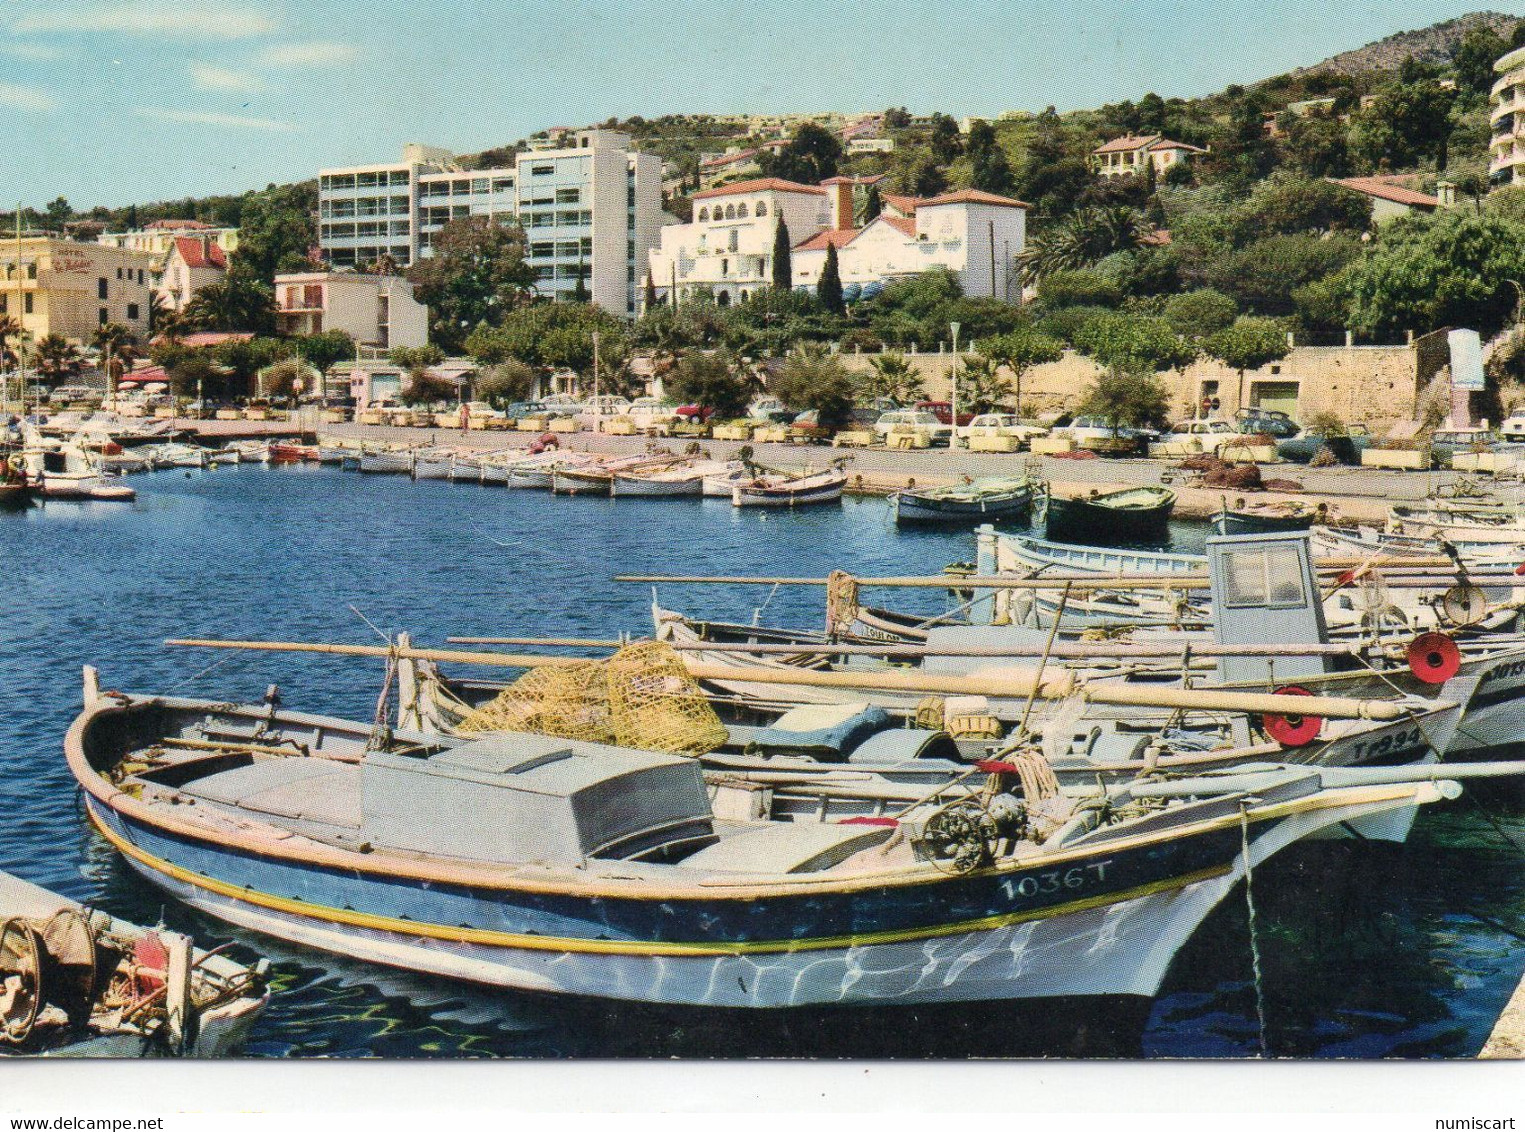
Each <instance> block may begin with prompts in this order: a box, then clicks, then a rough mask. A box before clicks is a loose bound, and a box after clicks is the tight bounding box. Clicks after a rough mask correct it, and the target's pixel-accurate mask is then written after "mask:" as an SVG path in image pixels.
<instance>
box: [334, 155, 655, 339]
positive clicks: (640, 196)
mask: <svg viewBox="0 0 1525 1132" xmlns="http://www.w3.org/2000/svg"><path fill="white" fill-rule="evenodd" d="M630 147H631V139H630V137H629V135H627V134H622V133H617V132H615V131H611V130H577V131H571V132H569V133H567V134H566V135H565V136H564V137H563V139H562V140H561V141H560V142H559V143H558V144H557V145H556V147H555V148H537V149H533V150H531V151H530V152H528V153H522V154H520V155H519V156H518V157H517V158H516V159H515V164H514V168H512V169H506V168H505V169H476V170H464V169H461V168H460V167H459V165H458V163H457V162H456V160H455V157H454V155H453V154H451V153H449V152H447V151H445V150H442V149H437V148H433V147H430V146H422V145H408V146H405V147H404V149H403V154H402V160H401V161H399V162H395V163H391V164H385V165H367V166H359V167H354V168H347V169H325V170H322V171H321V172H320V173H319V175H318V212H319V217H318V223H319V233H318V234H319V240H318V243H319V247H320V248H321V249H322V251H323V255H324V258H325V259H326V260H327V261H328V262H329V263H330V264H332V265H333V266H334V267H359V266H362V265H364V264H366V263H368V262H370V261H372V260H375V259H378V258H380V257H381V256H382V255H389V256H391V257H392V258H393V259H394V260H396V261H397V263H398V264H399V265H400V266H404V267H405V266H408V265H409V264H412V263H414V262H416V261H417V260H418V259H420V258H423V257H426V256H428V255H429V254H430V249H431V246H432V243H433V240H434V238H435V236H436V234H437V233H438V232H439V231H440V229H442V228H443V227H444V226H445V225H446V224H447V223H449V222H450V221H451V220H455V219H459V218H461V217H467V216H487V217H494V218H497V219H500V220H502V221H503V222H505V223H515V222H517V223H518V224H520V225H521V226H522V227H523V228H524V231H525V235H526V237H527V240H528V244H529V247H528V259H529V263H530V266H531V267H533V268H534V270H535V274H536V277H537V287H538V288H539V290H540V293H541V294H542V295H550V296H553V297H568V298H569V297H570V296H571V295H572V294H573V293H574V292H575V291H576V289H577V280H578V277H579V275H581V277H582V279H583V284H584V286H585V287H586V288H587V290H588V292H589V294H590V296H591V297H592V301H593V302H596V303H598V304H599V305H600V306H602V307H604V308H605V309H607V310H609V311H611V312H613V313H615V314H619V315H623V316H631V315H633V314H634V313H635V301H636V291H637V276H638V272H637V267H638V266H641V267H643V266H644V264H645V262H646V255H647V252H648V251H649V250H650V248H651V247H652V246H653V245H655V244H656V242H657V241H658V239H659V238H660V237H659V233H660V231H661V227H662V219H663V214H662V161H661V158H660V157H658V156H657V155H655V154H646V153H635V152H633V151H632V150H631V148H630ZM641 278H644V275H642V276H641Z"/></svg>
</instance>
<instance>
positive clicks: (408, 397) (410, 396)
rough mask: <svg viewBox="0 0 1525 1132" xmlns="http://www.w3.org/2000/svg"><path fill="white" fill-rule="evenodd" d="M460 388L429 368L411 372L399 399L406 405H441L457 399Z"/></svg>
mask: <svg viewBox="0 0 1525 1132" xmlns="http://www.w3.org/2000/svg"><path fill="white" fill-rule="evenodd" d="M458 397H459V390H458V389H457V387H456V384H455V382H453V381H451V380H450V379H449V378H444V377H436V376H435V375H434V374H432V373H430V372H429V371H428V370H423V369H420V370H414V371H412V372H410V373H409V375H408V380H407V383H406V384H404V385H403V387H402V391H401V393H399V394H398V399H399V400H401V401H402V403H403V404H404V405H439V404H445V403H449V402H451V401H455V400H457V398H458Z"/></svg>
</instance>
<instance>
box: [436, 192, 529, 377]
mask: <svg viewBox="0 0 1525 1132" xmlns="http://www.w3.org/2000/svg"><path fill="white" fill-rule="evenodd" d="M524 250H525V244H524V230H523V229H522V228H519V227H517V226H511V225H505V224H502V223H500V222H499V221H498V220H496V219H494V218H492V217H488V216H469V217H462V218H460V219H458V220H452V221H450V223H448V224H446V225H445V227H444V228H443V229H441V230H440V231H439V232H438V233H437V234H436V235H435V237H434V254H433V255H432V256H430V257H429V258H427V259H421V260H419V261H418V262H417V263H415V264H414V265H413V266H412V267H411V268H409V270H408V278H409V279H411V280H412V281H413V285H414V288H415V292H416V294H417V297H418V300H419V302H421V303H424V304H426V305H427V306H428V307H429V321H430V337H431V339H432V340H433V341H435V342H437V343H438V344H439V345H440V347H441V348H443V349H444V350H446V351H449V352H451V353H455V352H458V351H459V350H460V349H461V348H462V346H463V345H464V344H465V341H466V338H467V336H468V335H470V334H471V332H472V331H473V330H474V329H475V328H476V327H478V326H480V325H483V324H486V325H487V326H497V325H499V324H500V323H502V322H503V320H504V319H505V318H506V317H507V316H508V314H509V312H511V311H514V310H516V309H517V308H519V307H520V306H522V305H523V304H524V303H525V302H526V301H527V299H528V297H529V295H530V292H531V291H532V289H533V287H534V272H533V270H532V269H531V268H530V267H529V265H528V264H526V263H525V262H524Z"/></svg>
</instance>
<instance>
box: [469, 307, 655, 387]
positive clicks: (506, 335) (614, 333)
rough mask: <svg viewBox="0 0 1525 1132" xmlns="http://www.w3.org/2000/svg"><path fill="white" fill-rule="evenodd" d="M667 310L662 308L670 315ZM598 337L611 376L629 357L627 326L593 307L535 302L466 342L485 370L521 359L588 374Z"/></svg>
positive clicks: (620, 320)
mask: <svg viewBox="0 0 1525 1132" xmlns="http://www.w3.org/2000/svg"><path fill="white" fill-rule="evenodd" d="M666 309H668V308H659V310H666ZM595 332H596V333H597V334H598V335H599V357H600V364H601V366H602V367H604V372H609V373H612V372H614V371H615V370H617V369H618V368H619V367H620V365H622V364H623V362H624V360H625V358H626V356H627V355H628V353H629V346H630V343H629V334H630V331H629V328H628V327H627V326H626V324H625V321H624V320H623V319H621V318H618V317H616V316H615V315H612V314H610V313H609V312H608V311H606V310H604V308H603V307H600V306H595V305H593V304H591V303H534V304H532V305H530V306H526V307H520V308H518V309H517V310H512V311H509V312H508V313H507V315H506V316H505V317H504V318H503V321H502V322H501V324H499V325H498V326H488V325H486V324H483V325H481V326H479V327H478V328H477V329H476V330H475V331H473V332H472V334H471V335H470V337H468V338H467V339H466V342H465V348H466V352H467V353H468V354H469V355H470V356H471V357H472V358H473V359H475V360H476V361H477V362H478V363H480V364H482V365H499V364H501V363H503V362H505V361H507V360H508V359H510V358H517V359H518V360H519V361H521V362H524V363H526V364H528V365H531V366H537V367H541V368H543V369H547V370H553V369H570V370H575V371H577V372H578V373H580V374H586V373H590V372H591V370H592V366H593V335H594V333H595Z"/></svg>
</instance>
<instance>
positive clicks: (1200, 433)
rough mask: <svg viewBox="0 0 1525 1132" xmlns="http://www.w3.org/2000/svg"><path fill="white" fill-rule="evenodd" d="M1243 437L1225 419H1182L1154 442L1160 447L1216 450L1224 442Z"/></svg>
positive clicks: (1204, 450)
mask: <svg viewBox="0 0 1525 1132" xmlns="http://www.w3.org/2000/svg"><path fill="white" fill-rule="evenodd" d="M1243 439H1244V437H1243V436H1242V435H1241V434H1240V433H1238V432H1235V431H1234V426H1233V425H1231V424H1229V423H1228V422H1227V421H1182V422H1181V423H1180V424H1178V425H1176V426H1175V427H1174V428H1172V429H1171V430H1170V431H1169V432H1167V433H1166V434H1165V435H1164V436H1162V437H1160V439H1159V440H1158V441H1157V442H1156V443H1158V444H1159V445H1160V446H1161V447H1165V446H1167V445H1168V446H1170V447H1172V448H1177V447H1179V448H1183V449H1190V450H1194V451H1197V452H1217V451H1219V450H1220V449H1221V448H1222V447H1223V446H1224V445H1225V444H1231V443H1235V442H1237V441H1240V440H1243Z"/></svg>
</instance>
